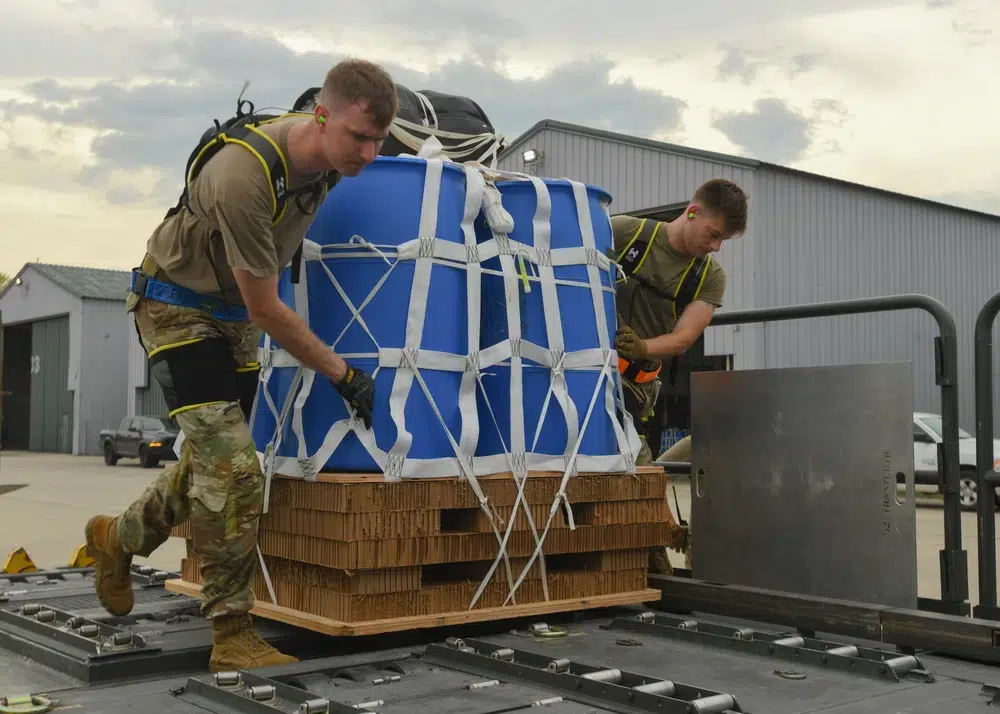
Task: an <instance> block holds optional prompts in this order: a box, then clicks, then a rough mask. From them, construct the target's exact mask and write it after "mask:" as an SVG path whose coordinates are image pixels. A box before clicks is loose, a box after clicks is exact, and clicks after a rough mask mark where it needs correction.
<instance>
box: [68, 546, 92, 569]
mask: <svg viewBox="0 0 1000 714" xmlns="http://www.w3.org/2000/svg"><path fill="white" fill-rule="evenodd" d="M96 562H97V561H96V560H95V559H94V557H93V556H91V555H90V553H89V552H88V551H87V544H86V543H84V544H83V545H81V546H80V547H78V548H77V549H76V550H75V551H73V557H72V558H70V559H69V567H71V568H89V567H91V566H92V565H94V563H96Z"/></svg>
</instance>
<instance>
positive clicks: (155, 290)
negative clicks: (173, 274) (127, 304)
mask: <svg viewBox="0 0 1000 714" xmlns="http://www.w3.org/2000/svg"><path fill="white" fill-rule="evenodd" d="M129 290H131V291H132V292H133V293H135V294H136V295H138V296H139V297H144V298H148V299H149V300H156V301H157V302H165V303H168V304H170V305H179V306H181V307H190V308H193V309H195V310H202V311H204V312H207V313H208V314H209V315H211V316H212V317H214V318H216V319H217V320H222V321H225V322H246V321H247V320H249V319H250V313H249V311H248V310H247V309H246V308H245V307H243V306H242V305H232V304H230V303H227V302H224V301H223V300H219V299H217V298H214V297H210V296H208V295H202V294H201V293H198V292H195V291H194V290H190V289H188V288H184V287H181V286H180V285H174V284H173V283H165V282H163V281H162V280H154V279H153V278H151V277H149V276H148V275H145V274H144V273H143V272H142V271H141V270H140V269H138V268H135V269H133V270H132V277H131V278H130V279H129Z"/></svg>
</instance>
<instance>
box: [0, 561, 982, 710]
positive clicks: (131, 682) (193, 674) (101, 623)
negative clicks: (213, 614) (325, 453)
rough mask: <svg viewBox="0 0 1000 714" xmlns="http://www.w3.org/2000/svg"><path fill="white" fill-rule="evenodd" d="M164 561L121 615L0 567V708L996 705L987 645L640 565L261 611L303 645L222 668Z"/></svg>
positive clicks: (82, 585) (84, 582)
mask: <svg viewBox="0 0 1000 714" xmlns="http://www.w3.org/2000/svg"><path fill="white" fill-rule="evenodd" d="M176 577H177V574H176V573H167V572H163V571H156V570H153V569H150V568H140V567H136V566H133V589H134V591H135V600H136V606H135V609H134V610H133V612H132V613H131V614H130V615H129V616H127V617H123V618H117V617H114V616H111V615H109V614H107V613H106V612H105V611H104V610H103V609H102V608H101V606H100V604H99V603H98V601H97V597H96V595H95V594H94V589H93V577H92V571H91V570H89V569H85V568H84V569H60V570H55V571H47V572H34V573H27V574H22V575H4V576H2V577H0V593H2V595H0V711H13V712H45V711H53V712H55V711H60V712H63V711H66V712H80V714H85V713H86V712H101V713H102V714H119V713H125V712H164V713H169V714H196V713H197V714H205V712H212V713H215V714H230V713H233V714H235V713H237V712H240V713H246V714H252V713H254V712H261V713H274V712H287V713H289V714H291V713H293V712H294V713H300V714H307V713H313V714H319V713H322V712H331V713H333V712H358V711H368V712H415V713H418V712H428V713H433V712H463V713H468V714H500V713H506V712H519V711H529V710H530V711H538V712H551V713H552V714H556V713H563V712H565V713H572V714H576V713H579V714H589V713H595V714H598V713H603V712H661V713H663V714H674V713H678V714H679V713H682V712H683V713H686V714H701V713H705V714H707V713H713V714H714V713H720V712H754V713H761V714H762V713H764V712H768V713H773V714H805V713H806V712H831V713H834V712H835V713H836V714H875V713H884V712H889V713H892V714H895V713H898V712H928V713H930V712H940V713H942V714H943V713H945V712H977V711H988V709H987V707H988V706H989V705H990V704H991V702H993V701H994V700H995V701H996V702H997V704H1000V668H998V667H997V666H996V665H995V664H994V663H993V662H994V659H995V657H996V650H995V649H993V647H992V646H987V647H984V648H981V650H979V651H974V652H971V653H968V652H967V653H966V655H970V654H971V658H970V657H969V656H966V657H965V658H964V659H957V658H955V657H952V656H943V655H942V654H941V653H939V652H935V651H933V650H925V649H922V648H920V647H899V646H894V645H892V644H890V643H887V642H885V641H880V640H878V639H875V640H867V639H858V638H856V637H850V636H847V635H845V634H825V633H822V632H819V631H811V630H805V629H796V628H791V627H789V626H788V625H787V624H784V623H782V622H778V623H768V622H756V621H751V620H748V619H743V618H734V617H726V616H723V615H720V614H712V613H709V612H701V611H699V610H698V609H697V608H694V607H688V606H687V605H685V606H684V607H682V608H678V607H676V606H672V605H671V604H670V603H671V602H674V603H677V602H681V601H682V600H683V601H685V602H686V603H687V604H688V605H690V604H691V603H693V602H695V601H697V600H698V598H702V599H703V600H705V599H707V598H708V595H706V592H707V591H705V592H702V591H699V588H701V589H702V590H705V589H706V588H708V589H710V588H711V587H712V586H711V584H704V583H702V584H699V583H698V581H690V582H689V587H687V588H686V589H685V588H680V589H679V590H678V591H681V590H683V591H684V592H683V597H682V598H681V599H676V598H670V597H668V596H667V594H668V593H669V592H670V591H671V590H672V588H673V585H671V582H674V584H676V583H677V582H680V581H683V580H685V579H684V578H679V577H678V578H660V579H659V580H657V578H654V577H651V578H650V584H651V585H652V586H654V587H655V586H657V585H659V586H660V587H661V589H662V590H663V592H664V593H665V596H664V600H663V601H661V602H659V603H651V604H650V605H648V606H645V607H644V606H628V607H621V608H614V609H608V610H596V611H588V612H585V613H580V614H577V615H573V616H569V615H567V616H564V617H561V618H560V617H554V618H546V619H544V620H539V619H537V618H536V619H534V620H528V621H517V620H509V621H504V622H497V623H480V624H477V625H473V626H467V627H449V628H444V629H440V630H437V629H435V630H420V631H415V632H409V633H405V634H400V635H398V636H380V637H372V638H366V637H362V638H357V637H353V638H346V637H345V638H335V637H328V636H322V635H319V634H317V633H314V632H309V631H305V630H300V629H297V628H294V627H291V626H286V625H282V624H281V623H277V622H272V621H267V620H264V619H260V618H257V619H256V620H255V628H256V630H257V632H258V633H260V634H261V635H262V636H263V637H264V638H265V639H267V640H268V641H270V642H271V643H272V644H274V645H275V646H277V647H279V648H280V649H282V650H284V651H287V652H289V653H291V654H295V655H297V656H299V657H300V658H302V661H301V662H299V663H296V664H291V665H284V666H281V667H271V668H266V669H260V670H254V671H241V672H227V673H220V674H218V675H216V674H212V673H210V672H209V671H208V658H209V653H210V650H211V632H210V629H209V626H208V624H207V622H205V621H204V620H203V619H202V618H201V617H200V616H199V615H198V607H197V605H198V603H197V601H196V600H194V599H192V598H190V597H188V596H185V595H180V594H175V593H171V592H169V591H168V590H167V589H166V588H165V587H164V585H163V584H164V582H165V581H167V580H169V579H171V578H176ZM743 602H744V604H745V606H751V605H753V603H752V602H751V601H750V600H743ZM747 603H749V604H747ZM859 607H861V606H859ZM849 615H850V613H847V612H846V611H841V612H839V617H840V618H841V620H842V621H845V622H846V621H847V620H848V619H850V618H849ZM793 616H794V608H792V609H791V610H786V611H785V615H784V618H790V617H793ZM926 617H930V615H926ZM779 619H782V618H779ZM954 620H955V621H956V622H958V623H960V624H962V625H966V626H972V625H974V624H975V623H977V622H979V623H980V624H982V623H981V622H980V621H976V620H971V619H969V618H958V617H956V618H954ZM991 624H993V625H998V624H1000V623H991ZM919 631H921V632H923V631H924V630H919ZM927 632H928V633H929V634H928V635H927V636H928V637H933V636H934V635H933V633H930V631H929V630H928V631H927ZM918 639H919V637H918ZM992 644H993V643H991V645H992ZM942 646H943V647H944V649H945V650H947V649H948V646H947V643H946V642H945V643H944V644H943V645H942ZM18 697H21V698H20V699H18ZM3 706H6V707H7V709H3V708H2V707H3Z"/></svg>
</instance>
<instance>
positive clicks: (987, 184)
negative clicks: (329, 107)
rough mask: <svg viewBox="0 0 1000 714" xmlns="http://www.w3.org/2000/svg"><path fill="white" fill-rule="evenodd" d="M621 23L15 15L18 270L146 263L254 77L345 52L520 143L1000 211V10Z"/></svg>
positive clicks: (112, 5) (251, 7)
mask: <svg viewBox="0 0 1000 714" xmlns="http://www.w3.org/2000/svg"><path fill="white" fill-rule="evenodd" d="M607 8H608V5H607V2H606V0H572V1H571V0H548V1H547V2H545V3H540V2H538V1H537V0H532V2H528V1H527V0H508V2H506V3H503V4H501V5H489V6H486V5H473V4H470V3H468V2H467V1H465V0H424V1H423V2H421V3H412V2H404V1H403V0H380V2H378V3H372V2H370V1H369V2H360V1H357V0H355V1H352V2H339V3H331V2H327V1H326V0H285V2H283V3H279V4H273V3H263V2H260V1H259V0H214V1H213V2H210V3H206V2H203V1H202V0H100V1H98V0H76V1H75V2H74V1H72V0H7V2H5V3H4V14H5V20H4V23H3V24H2V25H0V58H2V59H3V60H4V61H2V62H0V145H2V148H0V152H2V153H0V170H2V172H3V173H2V175H3V176H5V177H7V178H6V181H7V183H2V184H0V206H2V207H3V208H4V210H5V228H6V229H7V230H6V231H5V233H4V234H3V235H2V237H0V244H2V245H0V257H2V260H0V270H5V271H7V272H10V271H12V270H16V269H18V268H19V267H20V265H21V263H23V262H24V261H25V260H30V259H34V258H35V257H36V256H39V257H41V258H42V259H45V260H60V261H63V262H67V261H68V262H82V263H85V264H92V265H112V266H113V265H117V266H118V267H129V266H131V265H132V264H133V263H134V262H135V261H136V260H137V253H139V254H141V250H142V245H143V243H144V241H145V239H146V236H148V234H149V232H150V231H151V230H152V228H153V227H155V225H156V222H157V221H158V220H159V218H160V217H161V216H162V214H163V212H164V211H165V210H166V208H167V207H168V205H170V204H172V203H173V200H174V199H175V197H176V191H177V190H178V189H179V188H180V179H181V172H182V167H183V163H184V161H185V160H186V158H187V153H188V151H189V149H190V147H191V145H192V142H193V141H195V140H196V138H197V136H199V135H200V133H201V131H202V130H203V129H204V128H205V127H206V126H207V125H208V123H209V122H210V121H211V120H212V119H213V118H216V117H224V116H228V115H229V114H230V113H231V111H232V108H233V106H234V104H233V103H234V100H235V97H236V95H237V94H238V92H239V91H240V87H241V85H242V81H243V79H244V78H247V77H249V78H250V79H251V80H252V84H251V88H250V90H249V92H248V93H249V94H250V95H252V96H253V98H254V99H255V100H259V101H258V105H260V104H261V103H263V104H283V105H285V106H287V105H288V104H290V103H291V101H292V100H293V99H294V98H295V97H296V96H298V94H299V93H300V92H301V91H302V90H303V89H304V88H305V87H307V86H315V85H317V84H318V83H319V82H320V81H321V78H322V73H323V72H325V70H326V69H327V68H328V67H329V66H330V64H332V62H333V61H335V59H336V58H337V57H338V56H339V54H340V53H347V54H364V55H367V56H369V57H372V58H374V59H377V60H379V61H383V62H386V63H387V64H388V66H389V67H390V68H391V69H392V71H393V73H394V75H395V76H396V78H397V79H398V80H399V81H401V82H403V83H404V84H407V86H411V87H413V88H417V87H429V88H435V89H439V90H441V91H445V92H453V93H458V94H464V95H466V96H471V97H473V98H474V99H476V100H477V101H478V102H479V103H480V104H481V105H482V106H483V107H484V108H485V109H486V111H487V113H488V114H489V115H490V117H491V119H493V121H494V123H495V125H496V126H497V129H498V130H499V131H501V132H503V133H505V134H507V135H508V136H513V135H515V134H516V133H518V132H520V131H522V130H523V129H525V128H527V127H528V126H530V125H531V124H533V123H534V122H535V121H537V120H539V119H541V118H543V117H551V118H556V119H563V120H566V121H571V122H573V121H575V122H579V123H584V124H591V125H596V126H604V127H607V128H612V129H614V130H616V131H620V132H623V133H632V134H638V135H643V136H654V137H658V138H664V139H668V140H672V141H677V142H681V143H685V144H688V145H691V146H695V147H698V148H703V149H709V150H716V151H723V152H730V153H746V154H748V155H751V156H755V157H757V158H761V159H764V160H772V161H778V162H781V163H788V164H791V165H793V166H796V167H797V168H802V169H806V170H810V171H815V172H818V173H823V174H828V175H832V176H836V177H839V178H845V179H848V180H852V181H858V182H861V183H867V184H871V185H876V186H879V187H883V188H888V189H892V190H896V191H902V192H907V193H913V194H917V195H924V196H928V197H936V198H944V199H945V200H948V201H950V202H955V203H959V204H963V205H970V206H973V207H980V208H983V207H986V208H989V207H994V208H995V209H1000V200H998V199H997V197H998V196H1000V173H998V172H996V171H995V170H994V168H993V159H992V156H993V155H994V154H996V153H998V151H997V150H998V149H1000V141H998V140H997V139H996V138H994V137H995V127H996V126H998V125H1000V111H998V108H997V102H996V100H994V98H993V95H994V92H993V91H992V89H991V88H992V85H993V82H992V81H991V80H993V79H994V77H993V74H994V73H993V70H992V68H993V67H996V66H1000V42H998V35H1000V33H998V32H997V30H998V29H1000V5H998V4H997V3H995V2H991V1H990V0H957V1H955V2H951V1H948V0H880V1H873V0H812V2H809V3H804V2H801V0H759V2H757V3H746V2H743V1H741V0H702V2H699V3H694V4H687V5H677V4H676V3H674V4H669V5H668V4H666V3H655V2H652V1H651V0H621V1H619V2H616V3H614V12H610V13H609V12H608V11H607ZM228 23H235V27H237V28H239V30H241V31H242V34H241V33H240V32H226V31H224V30H223V25H225V24H228ZM43 38H44V41H42V39H43ZM139 196H145V197H146V203H142V202H139V201H137V200H136V199H137V197H139ZM67 236H72V237H73V241H72V242H71V243H67V242H66V240H65V238H66V237H67ZM73 251H76V252H75V253H74V252H73ZM70 256H75V257H72V258H70Z"/></svg>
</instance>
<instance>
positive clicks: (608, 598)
mask: <svg viewBox="0 0 1000 714" xmlns="http://www.w3.org/2000/svg"><path fill="white" fill-rule="evenodd" d="M165 586H166V588H167V590H169V591H170V592H175V593H180V594H183V595H188V596H190V597H195V598H196V597H198V596H199V595H200V593H201V586H199V585H195V584H192V583H188V582H185V581H183V580H168V581H166V583H165ZM660 595H661V593H660V591H659V590H656V589H654V588H643V589H641V590H636V591H634V592H625V593H614V594H611V595H595V596H593V597H577V598H570V599H566V600H549V601H548V602H544V601H543V602H535V603H528V604H525V605H508V606H506V607H490V608H483V609H479V610H463V611H454V612H448V613H442V614H432V615H403V616H400V617H387V618H381V619H373V620H365V621H359V622H343V621H339V620H335V619H332V618H328V617H322V616H320V615H314V614H311V613H308V612H303V611H301V610H293V609H291V608H287V607H282V606H280V605H274V604H273V603H268V602H257V603H256V604H255V605H254V608H253V610H252V611H251V612H252V614H254V615H257V616H259V617H265V618H267V619H270V620H277V621H279V622H283V623H285V624H287V625H292V626H295V627H302V628H304V629H308V630H313V631H314V632H319V633H322V634H326V635H334V636H362V635H378V634H385V633H389V632H402V631H406V630H420V629H428V628H433V627H447V626H450V625H465V624H470V623H475V622H488V621H492V620H509V619H517V618H522V617H537V616H539V615H551V614H555V613H562V612H575V611H579V610H592V609H596V608H604V607H615V606H620V605H634V604H639V603H650V602H656V601H658V600H659V599H660Z"/></svg>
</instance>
